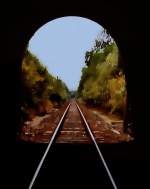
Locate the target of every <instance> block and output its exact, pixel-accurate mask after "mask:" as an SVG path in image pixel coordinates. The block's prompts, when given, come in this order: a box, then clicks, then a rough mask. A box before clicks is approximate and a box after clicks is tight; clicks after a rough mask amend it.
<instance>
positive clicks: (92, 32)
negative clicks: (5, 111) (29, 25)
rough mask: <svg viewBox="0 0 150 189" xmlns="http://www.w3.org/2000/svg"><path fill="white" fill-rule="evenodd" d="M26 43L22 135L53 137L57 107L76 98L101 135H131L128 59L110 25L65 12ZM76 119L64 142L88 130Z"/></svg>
mask: <svg viewBox="0 0 150 189" xmlns="http://www.w3.org/2000/svg"><path fill="white" fill-rule="evenodd" d="M27 46H28V47H27V49H26V50H25V55H24V58H23V60H22V77H21V82H22V96H21V98H22V101H21V120H22V125H21V126H20V132H19V137H20V139H23V140H26V141H32V142H42V141H43V142H46V141H47V142H49V140H50V138H51V137H52V135H51V134H50V133H53V130H54V129H52V127H54V123H53V122H55V124H56V126H57V123H56V121H55V120H60V118H59V116H57V117H56V115H55V114H56V113H53V112H57V111H59V112H61V107H62V106H63V105H65V104H66V102H67V101H68V103H69V101H70V100H71V99H74V101H76V102H78V103H80V104H81V105H82V106H84V109H85V110H84V111H85V112H88V113H87V115H86V116H87V117H86V119H87V121H88V120H90V121H89V122H91V123H90V125H91V129H92V130H93V133H97V134H96V135H95V137H96V138H97V141H99V142H100V143H101V142H102V143H111V142H112V143H115V142H116V143H117V142H125V141H131V140H133V138H132V137H131V136H130V135H129V134H132V135H133V129H132V124H133V123H132V122H131V120H129V119H128V116H126V115H127V110H128V109H127V108H126V107H127V96H128V94H127V90H126V78H125V69H124V67H125V61H124V59H123V56H122V55H121V52H120V50H119V48H118V46H117V44H116V42H115V40H114V39H113V38H112V37H111V35H110V34H109V32H108V31H107V30H106V29H104V28H103V27H102V26H101V25H99V24H97V23H96V22H94V21H92V20H89V19H86V18H83V17H77V16H66V17H61V18H57V19H54V20H52V21H50V22H48V23H46V24H45V25H43V26H42V27H40V28H39V29H38V30H37V31H36V32H35V34H34V35H33V36H32V38H31V39H30V41H29V43H28V45H27ZM73 96H74V98H72V97H73ZM58 105H59V106H58ZM56 107H57V109H56ZM58 107H59V109H58ZM84 111H83V114H84ZM89 114H90V115H89ZM58 115H61V113H58ZM72 116H73V117H74V114H72ZM54 117H55V120H54ZM73 117H72V118H71V120H73V119H74V118H73ZM78 119H79V118H78ZM125 119H126V121H124V120H125ZM39 120H40V121H39ZM75 122H76V125H77V126H76V127H77V128H76V129H75V128H74V127H75V125H73V121H71V123H70V124H71V125H73V126H72V130H71V127H69V128H68V129H69V130H67V129H66V130H65V129H64V130H62V131H61V133H63V135H65V133H66V138H67V137H69V140H63V139H62V142H66V143H67V141H68V142H69V143H70V142H71V141H72V142H79V141H80V143H82V142H83V143H84V139H83V137H82V136H83V135H86V133H84V132H82V131H81V130H80V129H79V126H78V122H79V120H77V119H76V120H75ZM74 124H75V123H74ZM129 126H130V127H129ZM80 127H81V126H80ZM101 127H102V129H100V128H101ZM104 128H105V129H104ZM18 130H19V128H18ZM76 130H79V131H78V133H77V131H76ZM71 131H72V133H71ZM129 131H130V132H129ZM64 132H65V133H64ZM78 135H80V137H79V136H78ZM64 137H65V136H63V138H64ZM77 137H78V138H77ZM46 138H47V139H46ZM59 141H61V140H59Z"/></svg>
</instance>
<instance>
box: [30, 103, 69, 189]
mask: <svg viewBox="0 0 150 189" xmlns="http://www.w3.org/2000/svg"><path fill="white" fill-rule="evenodd" d="M70 105H71V103H70V104H69V105H68V106H67V108H66V110H65V111H64V113H63V115H62V117H61V119H60V121H59V123H58V125H57V127H56V129H55V131H54V133H53V135H52V138H51V140H50V142H49V144H48V146H47V148H46V150H45V153H44V155H43V157H42V159H41V161H40V163H39V165H38V167H37V169H36V171H35V173H34V175H33V178H32V180H31V182H30V184H29V187H28V189H32V187H33V185H34V182H35V180H36V178H37V176H38V174H39V172H40V169H41V167H42V165H43V162H44V160H45V158H46V156H47V154H48V152H49V149H50V147H51V145H52V144H53V142H54V139H55V138H56V135H57V133H58V131H59V128H60V126H61V124H62V122H63V120H64V118H65V116H66V114H67V112H68V110H69V107H70Z"/></svg>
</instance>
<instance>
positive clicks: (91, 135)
mask: <svg viewBox="0 0 150 189" xmlns="http://www.w3.org/2000/svg"><path fill="white" fill-rule="evenodd" d="M76 106H77V108H78V110H79V112H80V115H81V117H82V119H83V121H84V123H85V125H86V129H87V131H88V133H89V135H90V137H91V139H92V141H93V143H94V145H95V147H96V149H97V152H98V154H99V157H100V159H101V161H102V163H103V165H104V167H105V169H106V172H107V174H108V177H109V179H110V181H111V183H112V186H113V188H114V189H117V186H116V183H115V181H114V179H113V177H112V175H111V173H110V170H109V168H108V166H107V164H106V161H105V159H104V157H103V155H102V153H101V151H100V148H99V146H98V144H97V142H96V140H95V137H94V135H93V133H92V131H91V129H90V126H89V124H88V123H87V121H86V118H85V116H84V115H83V113H82V111H81V109H80V107H79V105H78V104H77V103H76Z"/></svg>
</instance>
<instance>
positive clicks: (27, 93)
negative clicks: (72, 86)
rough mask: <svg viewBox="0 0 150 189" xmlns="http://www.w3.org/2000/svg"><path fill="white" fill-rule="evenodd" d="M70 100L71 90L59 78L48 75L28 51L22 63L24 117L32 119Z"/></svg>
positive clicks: (22, 109)
mask: <svg viewBox="0 0 150 189" xmlns="http://www.w3.org/2000/svg"><path fill="white" fill-rule="evenodd" d="M68 98H69V90H68V88H67V86H66V85H65V83H64V82H63V81H61V80H60V79H59V78H56V77H54V76H52V75H51V74H50V73H48V70H47V68H46V67H45V66H44V65H42V64H41V63H40V61H39V60H38V58H37V57H36V56H34V55H33V54H32V53H31V52H29V51H28V50H26V52H25V56H24V59H23V61H22V107H21V111H22V117H23V119H32V118H33V117H34V116H35V115H43V114H45V113H47V112H48V111H49V109H50V108H52V107H53V106H58V105H60V104H61V102H64V101H66V100H67V99H68Z"/></svg>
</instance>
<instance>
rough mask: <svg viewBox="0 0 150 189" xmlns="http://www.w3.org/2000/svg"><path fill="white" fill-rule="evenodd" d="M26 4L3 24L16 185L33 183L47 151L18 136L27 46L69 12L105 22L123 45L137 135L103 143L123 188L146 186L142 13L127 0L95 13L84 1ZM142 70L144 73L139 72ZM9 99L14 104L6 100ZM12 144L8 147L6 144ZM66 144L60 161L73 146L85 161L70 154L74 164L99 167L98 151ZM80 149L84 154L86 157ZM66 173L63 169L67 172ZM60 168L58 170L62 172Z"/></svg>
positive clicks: (103, 6)
mask: <svg viewBox="0 0 150 189" xmlns="http://www.w3.org/2000/svg"><path fill="white" fill-rule="evenodd" d="M24 6H25V7H26V10H28V14H27V11H26V10H25V11H24V10H23V9H22V8H20V9H18V10H17V11H16V13H17V14H16V15H15V13H14V12H13V14H12V20H9V21H8V20H6V23H5V24H6V25H5V26H4V27H3V29H4V33H3V35H4V36H6V38H5V40H4V41H5V42H4V46H3V47H4V48H6V51H5V53H4V54H3V55H4V61H3V62H2V66H3V67H2V71H1V76H2V80H1V87H3V88H4V90H3V92H1V95H2V99H6V101H4V100H2V107H3V112H4V116H3V117H2V119H4V122H3V123H4V125H5V127H3V128H4V130H5V131H4V133H7V137H6V135H3V136H4V137H5V138H4V141H6V142H5V149H6V150H5V152H6V151H7V153H5V154H8V157H9V158H8V157H7V158H6V160H7V163H6V167H5V169H6V168H8V170H10V167H11V166H13V169H12V170H14V169H15V170H16V172H15V175H16V179H12V182H15V183H14V186H15V188H27V185H28V183H29V180H30V179H31V177H32V175H33V173H34V171H35V168H36V166H37V164H38V163H39V159H40V157H41V156H42V155H43V151H44V150H43V146H44V145H41V144H39V145H36V144H30V145H26V144H25V143H18V140H17V141H16V134H17V131H18V127H19V126H20V117H21V115H20V114H21V112H20V105H21V104H20V102H21V97H22V87H21V86H22V84H21V81H20V78H21V72H22V71H21V63H22V59H23V57H24V52H25V49H26V48H27V47H26V45H27V44H28V41H29V40H30V38H31V37H32V36H33V34H34V33H35V32H36V31H37V30H38V29H39V28H40V27H41V26H42V25H44V24H45V23H47V22H48V21H50V20H54V19H56V18H58V17H63V16H68V15H79V16H81V17H85V18H88V19H90V20H93V21H95V22H97V23H99V24H101V25H102V26H103V27H104V28H106V29H107V30H108V31H109V32H110V34H111V36H112V37H113V38H114V39H115V41H116V43H117V45H118V47H119V50H120V52H121V54H122V57H123V60H124V62H125V64H124V70H125V76H126V84H127V86H126V87H127V106H126V109H127V111H126V115H125V119H124V120H125V121H124V123H125V124H126V126H127V127H126V128H127V132H128V128H129V129H130V128H131V130H132V132H133V133H134V138H135V140H134V141H133V142H131V143H129V144H127V145H126V144H124V143H123V144H121V145H120V144H119V145H111V146H110V145H104V146H103V145H102V146H101V148H102V151H103V152H104V155H105V158H106V160H108V162H109V166H110V167H111V169H112V172H113V173H114V175H115V178H116V181H117V184H118V185H119V186H120V188H124V187H125V188H134V187H135V184H136V185H137V186H141V188H142V187H143V185H144V184H145V187H146V182H147V180H146V179H147V175H146V174H145V168H146V167H147V161H145V160H147V156H146V155H145V154H146V153H147V150H146V147H147V146H148V145H147V144H148V143H147V142H148V135H149V128H148V126H147V123H145V115H146V109H145V107H146V99H147V98H146V97H145V94H144V92H143V91H145V89H146V84H145V83H146V82H145V81H146V74H145V72H144V68H142V67H141V62H142V61H143V56H141V54H142V53H144V52H145V49H144V42H143V41H144V40H140V41H138V40H137V39H138V38H139V36H143V39H145V38H144V32H143V29H141V28H139V23H138V22H137V21H136V18H135V17H134V16H133V15H132V16H131V19H129V17H128V15H127V12H128V11H127V9H128V8H127V7H126V5H124V4H122V3H121V4H120V3H117V4H116V3H114V2H113V3H110V4H109V3H106V4H105V3H104V2H103V3H102V4H101V11H99V8H98V7H97V8H96V7H95V9H94V10H97V11H96V12H94V13H93V11H92V12H91V7H89V8H87V9H86V10H85V9H84V7H80V8H79V9H76V8H73V7H72V8H70V9H67V8H65V9H60V8H59V9H57V8H56V9H57V10H59V11H54V12H53V13H52V12H50V10H49V6H46V4H44V5H41V3H40V4H38V2H37V5H36V7H38V8H37V10H39V11H40V13H38V11H37V12H36V11H34V10H35V9H34V8H33V5H32V4H31V7H27V4H26V5H25V4H24ZM41 6H43V9H41ZM56 9H55V10H56ZM106 10H107V11H106ZM18 15H19V16H18ZM140 23H141V22H140ZM141 24H142V23H141ZM142 28H144V27H142ZM137 52H141V53H139V54H138V56H135V55H136V54H137ZM8 68H9V69H8ZM135 68H136V69H135ZM145 68H146V65H145ZM6 73H7V76H6ZM140 75H141V77H139V76H140ZM4 78H5V82H4ZM8 86H9V87H8ZM10 94H11V98H10ZM6 102H7V104H8V106H6ZM8 114H9V119H8ZM129 120H130V121H129ZM128 121H129V122H131V123H132V125H128V123H129V122H128ZM128 126H129V127H128ZM12 141H13V142H12ZM7 144H8V148H7V147H6V146H7ZM11 146H12V148H11ZM62 146H63V145H62ZM62 146H60V147H58V148H59V150H60V153H56V154H57V156H55V158H53V160H58V162H60V159H59V157H62V154H63V155H64V156H65V153H66V154H67V153H68V152H71V153H70V156H68V157H70V158H74V159H73V160H76V158H79V160H81V162H80V163H79V161H78V162H77V163H75V162H76V161H72V162H71V160H68V162H70V163H69V164H68V165H69V166H70V170H71V165H73V164H72V163H74V168H75V167H76V171H77V168H78V163H79V165H80V166H82V163H83V162H88V165H87V164H86V163H85V164H84V165H85V167H84V168H87V167H88V166H89V165H91V167H90V168H89V169H90V170H89V169H88V168H87V169H85V170H86V171H87V173H89V172H90V171H92V170H93V169H92V162H93V159H92V158H93V156H90V157H89V156H88V155H89V154H86V153H87V152H86V150H84V149H81V148H80V150H79V151H78V150H77V149H78V146H77V148H76V147H75V152H76V153H73V149H72V148H71V149H69V151H68V148H67V147H66V149H65V147H62ZM86 148H87V150H89V151H90V147H87V146H86ZM33 149H34V150H33ZM44 149H45V146H44ZM62 149H63V150H62ZM12 150H13V151H12ZM82 150H83V151H82ZM57 152H58V151H57ZM77 152H78V153H77ZM75 154H80V157H78V156H77V155H75ZM10 157H12V158H13V160H12V161H13V162H14V163H12V161H10ZM84 157H86V161H83V159H84ZM68 159H69V158H68ZM110 159H111V160H110ZM63 160H64V162H65V163H66V164H65V165H67V161H65V159H63ZM84 160H85V159H84ZM91 160H92V161H91ZM141 162H142V163H141ZM12 164H13V165H12ZM56 165H57V169H58V170H60V167H61V166H62V167H61V168H63V169H65V168H66V167H65V166H64V167H63V165H64V164H61V163H58V164H55V166H56ZM143 165H144V166H143ZM143 167H144V168H143ZM83 172H84V171H83ZM83 172H82V171H81V174H82V176H83V175H84V174H83ZM61 173H62V174H63V172H61ZM95 173H96V172H95ZM139 173H142V174H143V175H144V176H143V177H144V179H142V175H141V174H139ZM55 174H56V175H57V173H56V172H55ZM133 175H134V178H133ZM74 176H75V174H74ZM95 176H96V175H95ZM7 178H8V174H7ZM70 178H71V176H70ZM85 178H86V176H85ZM88 178H89V177H88ZM95 178H97V177H95ZM95 178H93V180H92V181H95ZM10 180H11V176H10ZM62 181H63V180H62ZM71 181H73V180H71ZM98 181H99V179H98ZM97 183H98V182H97ZM6 184H7V183H5V185H6ZM84 184H85V183H84ZM64 186H65V184H64Z"/></svg>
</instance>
